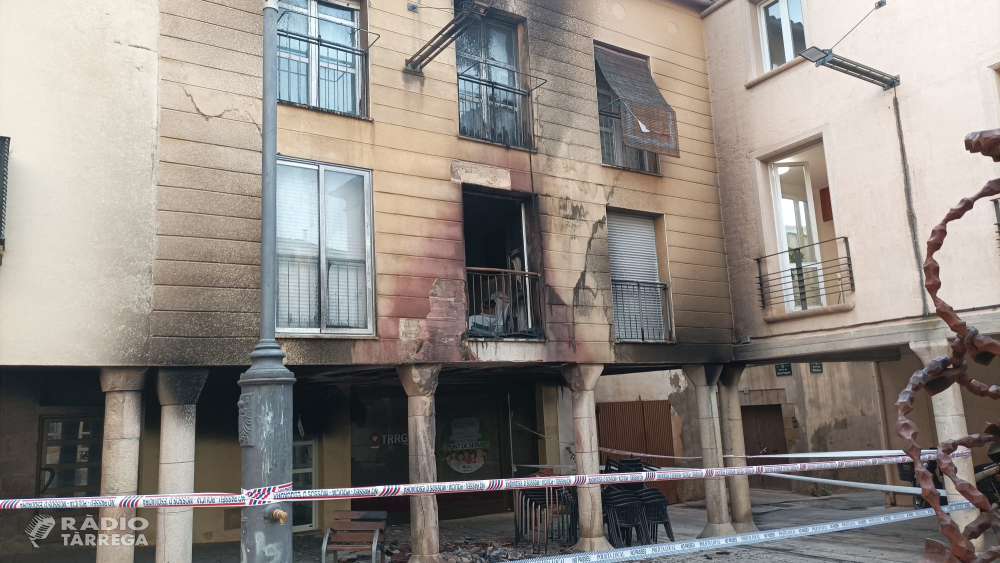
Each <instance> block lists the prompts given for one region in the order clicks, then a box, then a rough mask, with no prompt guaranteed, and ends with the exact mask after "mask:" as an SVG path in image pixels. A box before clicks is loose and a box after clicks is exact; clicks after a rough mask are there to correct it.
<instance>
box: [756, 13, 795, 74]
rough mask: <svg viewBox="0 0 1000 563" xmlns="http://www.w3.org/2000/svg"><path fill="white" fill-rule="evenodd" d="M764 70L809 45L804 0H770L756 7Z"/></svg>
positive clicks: (778, 64)
mask: <svg viewBox="0 0 1000 563" xmlns="http://www.w3.org/2000/svg"><path fill="white" fill-rule="evenodd" d="M757 10H758V12H757V16H758V26H759V27H760V42H761V50H762V52H763V57H764V70H765V71H768V70H773V69H776V68H778V67H779V66H781V65H783V64H785V63H787V62H788V61H790V60H792V59H794V58H795V57H796V56H798V54H799V53H801V52H802V51H804V50H805V49H806V32H805V25H804V24H803V21H802V0H770V1H765V2H761V3H760V5H759V6H758V7H757Z"/></svg>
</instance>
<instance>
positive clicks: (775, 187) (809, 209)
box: [768, 162, 826, 312]
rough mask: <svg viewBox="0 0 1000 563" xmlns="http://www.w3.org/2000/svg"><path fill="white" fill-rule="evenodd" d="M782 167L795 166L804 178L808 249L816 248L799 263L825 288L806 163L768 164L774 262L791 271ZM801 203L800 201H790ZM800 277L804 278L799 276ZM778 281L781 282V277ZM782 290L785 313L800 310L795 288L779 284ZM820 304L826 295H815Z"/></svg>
mask: <svg viewBox="0 0 1000 563" xmlns="http://www.w3.org/2000/svg"><path fill="white" fill-rule="evenodd" d="M782 167H789V168H792V167H799V168H802V172H803V174H804V176H805V183H806V185H805V192H806V199H805V203H806V213H808V219H809V232H808V234H809V237H810V238H811V239H812V241H813V243H812V245H810V246H813V245H816V249H815V255H814V260H812V261H803V264H802V265H803V268H816V272H817V274H816V278H817V279H816V283H817V284H818V286H819V287H825V284H826V282H825V280H824V276H823V266H822V264H823V258H822V254H821V253H820V248H819V246H818V245H817V243H819V242H821V241H820V240H819V232H818V228H817V226H816V203H815V201H814V199H813V193H812V176H810V174H809V163H808V162H772V163H771V164H770V165H769V166H768V174H769V176H770V178H771V202H772V205H773V206H774V210H773V211H774V228H775V236H776V238H777V242H778V252H779V255H778V259H779V262H780V264H781V266H780V267H781V270H782V271H788V272H791V270H792V266H793V263H792V261H791V259H790V258H789V256H788V238H787V237H786V235H785V226H784V223H785V222H784V213H783V211H782V208H781V202H782V199H783V198H784V196H783V195H782V193H781V172H780V171H779V168H782ZM794 201H802V200H794ZM797 213H798V209H797V208H796V219H795V221H796V223H798V220H799V219H798V215H797ZM803 277H804V276H803ZM782 282H784V279H783V278H782ZM782 290H783V294H784V296H785V300H786V302H785V310H786V311H789V312H790V311H801V310H802V306H801V305H800V304H799V302H798V298H797V294H796V293H795V286H794V284H792V283H791V282H789V284H788V285H787V286H785V284H784V283H782ZM819 298H820V305H818V306H819V307H826V294H825V293H824V292H822V291H820V292H819Z"/></svg>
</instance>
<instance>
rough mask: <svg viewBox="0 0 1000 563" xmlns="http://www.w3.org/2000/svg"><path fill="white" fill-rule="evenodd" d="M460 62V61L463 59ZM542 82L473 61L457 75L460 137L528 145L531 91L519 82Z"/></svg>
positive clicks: (498, 66)
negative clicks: (523, 87) (522, 86)
mask: <svg viewBox="0 0 1000 563" xmlns="http://www.w3.org/2000/svg"><path fill="white" fill-rule="evenodd" d="M463 62H464V61H463ZM531 81H536V82H540V84H538V85H536V86H535V88H537V87H538V86H540V85H541V84H544V83H545V81H544V80H541V79H538V78H534V77H531V76H528V75H526V74H523V73H521V72H518V71H515V70H512V69H510V68H507V67H505V66H501V65H497V64H493V63H483V62H477V63H473V64H472V65H471V66H469V67H468V68H465V69H462V71H461V72H460V73H459V75H458V115H459V119H458V131H459V135H461V136H463V137H471V138H473V139H482V140H484V141H490V142H492V143H498V144H501V145H506V146H508V147H518V148H523V149H530V148H531V136H530V135H529V134H528V131H529V125H530V107H531V104H530V97H531V90H524V89H522V88H521V87H520V86H521V85H522V83H527V82H531Z"/></svg>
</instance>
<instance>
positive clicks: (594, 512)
mask: <svg viewBox="0 0 1000 563" xmlns="http://www.w3.org/2000/svg"><path fill="white" fill-rule="evenodd" d="M603 371H604V365H603V364H566V365H564V366H563V367H562V374H563V377H564V378H565V379H566V383H568V384H569V388H570V389H572V390H573V434H574V436H575V441H576V472H577V474H578V475H593V474H595V473H600V464H601V457H600V452H599V451H598V449H597V448H598V446H597V408H596V404H595V403H594V387H596V386H597V379H598V378H599V377H600V376H601V373H602V372H603ZM576 497H577V504H578V505H579V510H580V541H578V542H577V543H576V545H575V546H574V547H573V549H574V550H576V551H599V550H602V549H611V544H609V543H608V540H607V539H605V538H604V511H603V507H602V506H601V486H600V485H584V486H581V487H577V488H576Z"/></svg>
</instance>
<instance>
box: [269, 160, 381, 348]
mask: <svg viewBox="0 0 1000 563" xmlns="http://www.w3.org/2000/svg"><path fill="white" fill-rule="evenodd" d="M277 181H278V229H277V230H278V233H277V234H278V245H277V251H278V311H277V329H278V330H279V331H281V332H285V333H289V332H290V333H335V334H350V335H372V334H375V320H374V309H375V305H374V289H373V288H374V272H373V269H372V263H373V262H372V253H373V244H372V190H371V172H370V171H368V170H358V169H354V168H345V167H340V166H333V165H328V164H320V163H311V162H299V161H288V160H283V161H279V162H278V178H277Z"/></svg>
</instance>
